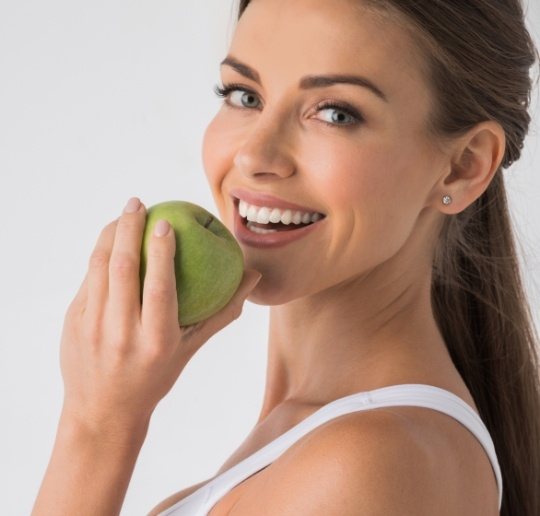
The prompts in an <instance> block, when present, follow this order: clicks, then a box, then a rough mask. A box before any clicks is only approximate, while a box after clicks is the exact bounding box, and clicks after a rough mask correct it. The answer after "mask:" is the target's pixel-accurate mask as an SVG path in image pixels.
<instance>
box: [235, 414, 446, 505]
mask: <svg viewBox="0 0 540 516" xmlns="http://www.w3.org/2000/svg"><path fill="white" fill-rule="evenodd" d="M351 416H352V417H351ZM297 444H298V446H296V447H292V448H291V449H290V450H288V451H291V453H290V454H289V453H288V452H286V453H285V454H283V455H282V456H281V457H280V458H279V459H278V460H277V461H276V462H275V463H274V464H273V465H272V467H273V468H274V471H273V472H272V475H271V476H267V478H266V481H265V482H264V484H262V485H261V486H259V489H257V490H254V492H253V493H252V496H251V499H250V498H249V497H248V496H246V498H245V499H244V498H241V499H240V500H239V501H238V503H237V504H236V505H235V506H234V508H233V510H232V511H231V513H230V515H231V516H247V515H248V514H253V512H250V511H252V510H253V508H254V507H258V512H257V514H258V515H261V516H263V515H264V516H266V515H267V516H270V515H272V516H293V515H295V516H296V515H299V514H309V515H310V516H328V515H338V514H339V515H340V516H358V515H361V516H383V515H384V516H398V515H399V516H409V515H410V516H413V515H414V516H423V515H425V516H428V515H429V516H432V515H433V514H451V513H452V512H451V507H449V506H448V503H449V500H448V499H447V497H446V496H445V493H444V492H443V490H444V485H442V486H441V479H440V476H439V474H438V468H437V465H436V461H434V459H433V457H432V454H430V453H429V451H428V449H427V447H426V446H425V445H423V444H422V442H421V441H419V439H418V437H417V436H416V435H415V434H414V433H413V432H412V431H411V430H410V428H409V427H407V425H406V424H405V423H402V422H401V420H400V419H398V417H397V416H395V415H393V414H392V413H390V412H383V411H377V412H373V413H372V414H371V415H370V416H369V417H364V418H362V417H358V416H357V417H355V416H354V415H347V416H342V417H340V418H338V419H337V420H335V421H331V422H329V423H327V424H325V425H323V426H322V427H319V428H318V429H316V430H315V431H314V432H312V433H311V434H309V435H308V436H306V438H305V439H304V440H303V442H300V441H299V443H297ZM293 448H294V449H293ZM443 478H444V477H443ZM448 487H450V486H448ZM449 510H450V512H448V511H449Z"/></svg>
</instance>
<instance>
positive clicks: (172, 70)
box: [0, 0, 540, 516]
mask: <svg viewBox="0 0 540 516" xmlns="http://www.w3.org/2000/svg"><path fill="white" fill-rule="evenodd" d="M529 1H530V2H531V4H536V5H531V6H530V7H529V13H528V15H527V17H528V25H529V28H530V30H531V32H532V33H533V35H534V37H535V39H536V41H537V42H540V38H539V36H538V35H539V34H540V5H538V2H533V1H532V0H529ZM233 28H234V10H233V5H232V2H231V0H204V2H198V1H197V2H195V1H192V2H187V1H178V0H176V1H170V0H161V1H159V2H155V1H154V2H151V1H149V0H137V1H131V2H129V1H127V0H113V1H111V0H108V1H105V0H94V1H93V2H82V1H80V0H70V1H68V0H49V1H48V2H43V1H41V0H39V1H38V0H17V1H11V2H9V1H8V0H0V196H1V202H0V216H1V221H2V226H1V230H0V242H1V248H0V249H1V252H0V324H1V326H0V346H1V359H0V414H1V418H2V419H1V424H0V491H1V492H2V499H1V501H0V504H1V507H2V508H1V509H0V512H1V513H2V514H6V515H8V514H9V515H10V516H19V515H21V516H22V515H27V514H29V513H30V510H31V507H32V504H33V502H34V499H35V496H36V494H37V490H38V488H39V485H40V483H41V480H42V478H43V474H44V472H45V468H46V466H47V463H48V461H49V458H50V453H51V450H52V445H53V442H54V437H55V432H56V424H57V420H58V416H59V412H60V409H61V403H62V396H63V384H62V379H61V375H60V366H59V342H60V335H61V330H62V324H63V317H64V313H65V310H66V308H67V306H68V304H69V303H70V301H71V299H72V298H73V296H74V294H75V292H76V290H77V289H78V287H79V285H80V282H81V281H82V278H83V276H84V273H85V270H86V266H87V261H88V257H89V255H90V253H91V250H92V249H93V247H94V244H95V240H96V239H97V236H98V234H99V232H100V230H101V228H102V227H103V226H104V225H105V224H107V223H108V222H109V221H111V220H113V219H114V218H116V217H117V216H118V215H119V214H120V212H121V210H122V208H123V206H124V204H125V202H126V201H127V199H128V198H129V197H131V196H139V197H140V198H141V199H142V200H143V202H144V203H145V204H146V206H151V205H152V204H155V203H157V202H161V201H164V200H170V199H184V200H189V201H191V202H195V203H197V204H200V205H202V206H204V207H205V208H206V209H208V210H209V211H212V212H214V213H216V214H217V210H216V207H215V206H214V203H213V199H212V196H211V193H210V190H209V188H208V186H207V183H206V179H205V176H204V172H203V167H202V159H201V143H202V135H203V132H204V129H205V127H206V125H207V124H208V123H209V121H210V120H211V118H212V117H213V116H214V114H215V112H216V111H217V109H218V106H219V104H220V102H221V101H220V100H219V99H217V98H216V97H215V95H214V94H213V92H212V88H213V86H214V84H216V83H217V82H218V81H219V64H218V63H219V61H220V60H221V59H222V58H223V57H224V56H225V54H226V51H227V46H228V41H229V37H230V35H231V32H232V30H233ZM534 73H535V74H536V70H535V71H534ZM537 95H538V91H537V90H535V92H534V95H533V107H532V114H533V118H534V119H533V123H532V125H531V129H530V133H529V136H528V138H527V140H526V144H525V149H524V151H523V157H522V159H521V160H520V161H519V162H518V163H516V164H515V165H514V166H513V167H512V168H511V169H510V170H509V171H507V172H506V177H507V178H508V186H509V195H510V204H511V206H510V207H511V211H512V216H513V218H514V220H515V224H516V228H517V235H518V238H519V239H520V242H521V249H520V257H521V260H522V262H523V269H524V277H525V281H526V286H527V291H528V294H529V298H530V300H531V303H532V308H533V312H534V314H535V319H536V322H537V325H538V324H539V323H540V318H539V313H540V287H539V284H538V280H537V279H536V283H535V276H536V278H538V270H539V267H540V257H539V256H540V224H539V222H540V209H539V207H538V199H539V198H540V178H539V172H540V171H539V169H540V156H539V155H538V151H537V148H538V142H539V136H538V120H539V113H538V109H537V106H538V102H537V98H536V97H537ZM267 323H268V309H267V308H266V307H263V306H258V305H254V304H252V303H249V302H247V303H246V304H245V306H244V312H243V315H242V316H241V318H240V319H238V320H237V321H235V322H234V323H232V324H231V325H230V326H228V327H227V328H225V329H224V330H223V331H221V332H220V333H218V334H217V335H216V336H214V337H213V338H212V339H211V340H210V341H209V342H208V343H207V344H206V345H205V346H203V348H202V349H201V350H200V351H199V352H198V353H197V354H196V355H195V357H194V358H193V359H192V361H191V362H190V363H189V364H188V366H187V368H186V369H185V370H184V372H183V374H182V375H181V377H180V379H179V381H178V382H177V384H176V385H175V386H174V388H173V389H172V391H171V392H170V393H169V395H168V396H166V397H165V399H164V400H162V402H161V403H160V404H159V405H158V408H157V409H156V412H155V413H154V416H153V419H152V422H151V426H150V430H149V433H148V437H147V439H146V442H145V444H144V447H143V449H142V451H141V453H140V456H139V459H138V462H137V465H136V468H135V472H134V475H133V477H132V480H131V484H130V487H129V490H128V493H127V496H126V499H125V503H124V507H123V510H122V515H140V514H146V513H147V512H148V511H149V510H150V509H151V508H152V507H153V506H154V505H155V504H157V503H158V502H159V501H160V500H162V499H163V498H165V497H167V496H168V495H170V494H172V493H173V492H175V491H177V490H179V489H181V488H183V487H186V486H188V485H191V484H194V483H197V482H200V481H202V480H204V479H206V478H209V477H210V476H212V475H213V474H214V473H215V472H216V471H217V469H218V468H219V467H220V466H221V464H222V463H223V462H224V461H225V459H226V458H228V456H229V455H230V454H231V453H232V451H234V449H236V447H237V446H238V445H239V444H240V442H241V441H242V440H243V438H244V437H245V435H246V434H247V433H248V432H249V431H250V430H251V426H252V425H253V424H254V423H255V421H256V418H257V415H258V412H259V409H260V404H261V401H262V399H261V398H262V394H263V387H264V379H265V367H266V329H267Z"/></svg>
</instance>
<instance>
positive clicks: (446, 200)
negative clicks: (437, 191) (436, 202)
mask: <svg viewBox="0 0 540 516" xmlns="http://www.w3.org/2000/svg"><path fill="white" fill-rule="evenodd" d="M442 202H443V204H444V205H446V206H448V205H449V204H451V203H452V197H450V196H449V195H445V196H444V197H443V198H442Z"/></svg>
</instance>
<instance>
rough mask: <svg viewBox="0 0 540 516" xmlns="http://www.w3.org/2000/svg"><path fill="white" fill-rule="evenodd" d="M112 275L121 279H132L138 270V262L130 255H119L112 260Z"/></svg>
mask: <svg viewBox="0 0 540 516" xmlns="http://www.w3.org/2000/svg"><path fill="white" fill-rule="evenodd" d="M110 266H111V269H110V270H111V273H112V274H114V275H115V276H117V277H119V278H127V277H131V275H132V274H133V271H135V270H136V269H138V262H137V260H136V259H135V258H134V257H133V256H131V255H130V254H128V253H118V254H116V255H115V256H113V257H112V258H111V265H110Z"/></svg>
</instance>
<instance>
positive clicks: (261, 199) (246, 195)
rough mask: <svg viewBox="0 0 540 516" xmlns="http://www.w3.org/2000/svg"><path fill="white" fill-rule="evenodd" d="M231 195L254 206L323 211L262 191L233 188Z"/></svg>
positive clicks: (234, 198)
mask: <svg viewBox="0 0 540 516" xmlns="http://www.w3.org/2000/svg"><path fill="white" fill-rule="evenodd" d="M230 194H231V197H232V198H233V200H234V201H235V203H237V201H236V200H237V199H241V200H242V201H245V202H247V203H248V204H253V205H255V206H266V207H268V208H279V209H280V210H295V211H302V212H309V213H320V214H321V215H325V214H324V213H322V212H320V211H318V210H315V209H313V208H307V207H305V206H300V205H299V204H294V203H292V202H289V201H285V200H284V199H280V198H279V197H274V196H273V195H270V194H267V193H262V192H251V191H249V190H244V189H243V188H233V189H232V190H231V192H230Z"/></svg>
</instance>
